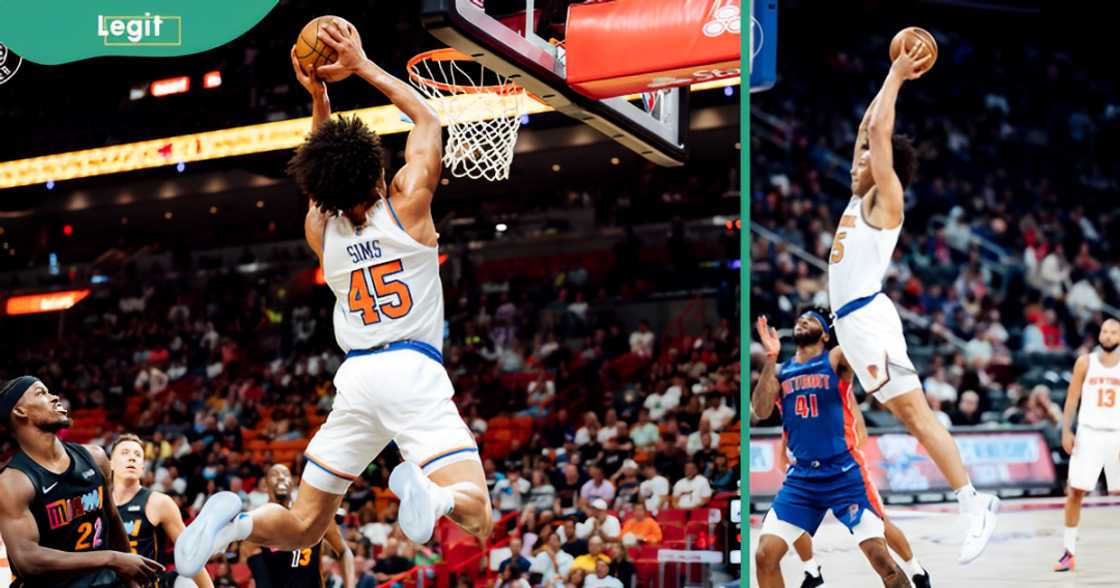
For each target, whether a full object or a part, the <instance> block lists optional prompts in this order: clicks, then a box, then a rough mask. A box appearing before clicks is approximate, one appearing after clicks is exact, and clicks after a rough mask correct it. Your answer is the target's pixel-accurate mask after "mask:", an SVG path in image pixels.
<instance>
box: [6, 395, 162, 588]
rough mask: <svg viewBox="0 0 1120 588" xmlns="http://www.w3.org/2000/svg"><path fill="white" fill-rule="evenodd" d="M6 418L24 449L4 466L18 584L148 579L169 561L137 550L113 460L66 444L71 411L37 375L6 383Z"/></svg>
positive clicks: (80, 585) (81, 586)
mask: <svg viewBox="0 0 1120 588" xmlns="http://www.w3.org/2000/svg"><path fill="white" fill-rule="evenodd" d="M0 424H4V425H6V426H7V427H8V430H9V431H10V433H11V435H12V436H13V437H14V438H15V441H16V443H17V445H18V446H19V452H18V453H16V455H15V457H13V458H12V461H11V462H10V463H9V464H8V467H7V468H5V469H4V471H3V472H0V535H3V537H4V542H5V544H6V545H7V548H8V560H9V563H10V564H11V569H12V575H13V576H14V577H15V578H14V582H13V584H12V585H13V586H14V587H15V588H125V587H135V586H138V585H141V586H142V585H147V584H149V583H151V582H153V581H155V579H156V575H157V574H158V573H159V572H161V571H163V566H161V565H159V564H158V563H156V562H155V561H152V560H150V559H148V558H146V557H142V556H139V555H136V554H133V553H131V549H130V548H129V545H128V535H126V534H125V531H124V525H123V524H122V523H121V518H120V515H119V514H118V513H117V508H116V506H114V505H113V501H112V495H113V491H112V483H111V481H110V469H109V459H108V458H106V457H105V452H104V451H103V450H102V449H101V448H100V447H97V446H93V445H89V446H86V445H79V444H77V443H65V442H63V441H62V440H61V439H59V438H58V432H59V431H61V430H63V429H66V428H68V427H70V425H71V423H70V417H69V416H68V414H67V412H66V409H65V408H63V406H62V402H61V401H60V400H59V398H58V396H55V395H54V394H51V393H50V391H49V390H47V387H46V385H44V384H43V383H42V382H41V381H39V380H38V379H37V378H35V377H33V376H22V377H19V378H16V379H15V380H12V381H11V382H9V383H8V384H7V385H6V386H4V387H3V389H0Z"/></svg>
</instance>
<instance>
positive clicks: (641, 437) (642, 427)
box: [630, 408, 661, 449]
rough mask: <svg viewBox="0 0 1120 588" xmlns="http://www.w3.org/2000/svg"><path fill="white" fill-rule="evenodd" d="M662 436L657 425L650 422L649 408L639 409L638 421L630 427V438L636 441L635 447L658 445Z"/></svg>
mask: <svg viewBox="0 0 1120 588" xmlns="http://www.w3.org/2000/svg"><path fill="white" fill-rule="evenodd" d="M660 438H661V431H660V430H659V429H658V428H657V425H655V424H654V423H652V422H650V420H649V410H647V409H645V408H642V409H640V410H638V423H637V424H636V425H634V426H633V427H631V429H630V440H631V441H633V442H634V449H645V448H650V447H653V446H654V445H657V440H658V439H660Z"/></svg>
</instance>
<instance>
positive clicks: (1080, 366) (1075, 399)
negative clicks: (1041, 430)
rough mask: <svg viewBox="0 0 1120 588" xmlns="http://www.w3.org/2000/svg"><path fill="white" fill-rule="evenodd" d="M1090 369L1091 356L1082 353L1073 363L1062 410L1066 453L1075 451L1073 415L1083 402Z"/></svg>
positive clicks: (1063, 443) (1063, 445)
mask: <svg viewBox="0 0 1120 588" xmlns="http://www.w3.org/2000/svg"><path fill="white" fill-rule="evenodd" d="M1088 371H1089V356H1088V355H1082V356H1080V357H1078V358H1077V363H1075V364H1073V377H1071V378H1070V379H1069V389H1067V390H1066V404H1065V410H1063V411H1062V449H1065V450H1066V453H1068V454H1072V453H1073V417H1074V415H1076V414H1077V406H1078V404H1079V403H1080V402H1081V386H1082V385H1084V384H1085V374H1086V373H1088Z"/></svg>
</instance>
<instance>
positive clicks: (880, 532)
mask: <svg viewBox="0 0 1120 588" xmlns="http://www.w3.org/2000/svg"><path fill="white" fill-rule="evenodd" d="M852 537H855V540H856V544H857V545H858V544H860V543H863V542H864V541H867V540H868V539H886V535H885V527H884V525H883V519H880V518H879V516H878V515H876V514H875V511H873V510H870V509H864V511H863V514H862V515H860V517H859V524H857V525H856V526H855V527H852Z"/></svg>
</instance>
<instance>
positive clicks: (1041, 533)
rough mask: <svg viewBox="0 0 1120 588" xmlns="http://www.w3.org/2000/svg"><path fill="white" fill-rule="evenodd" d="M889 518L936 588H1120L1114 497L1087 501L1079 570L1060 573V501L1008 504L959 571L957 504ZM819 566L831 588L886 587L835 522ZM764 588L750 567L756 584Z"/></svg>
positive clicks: (796, 575)
mask: <svg viewBox="0 0 1120 588" xmlns="http://www.w3.org/2000/svg"><path fill="white" fill-rule="evenodd" d="M887 516H889V517H891V518H892V519H893V520H894V522H895V524H897V525H898V526H899V528H901V529H902V532H903V533H905V534H906V536H907V537H908V538H909V540H910V544H911V546H912V548H913V549H914V553H915V555H917V557H918V559H919V561H921V563H922V565H923V566H925V568H926V569H927V570H929V572H930V575H931V578H932V580H933V585H934V586H942V587H953V588H972V587H974V586H975V587H984V588H1012V587H1020V586H1045V587H1047V588H1081V587H1084V586H1120V500H1118V499H1117V498H1116V497H1111V498H1110V497H1095V498H1094V497H1090V498H1086V499H1085V508H1084V510H1082V512H1081V530H1080V533H1079V536H1078V543H1077V569H1076V571H1074V572H1066V573H1060V574H1059V573H1055V572H1053V571H1051V570H1052V567H1053V565H1054V563H1055V562H1056V561H1057V560H1058V557H1059V556H1061V554H1062V529H1063V526H1064V522H1063V521H1064V519H1063V514H1062V502H1061V499H1051V498H1045V499H1028V500H1004V501H1003V503H1002V504H1001V509H1000V516H999V526H998V527H997V529H996V532H995V534H994V535H993V536H992V541H991V543H989V544H988V548H987V550H986V551H985V552H984V555H982V556H981V557H980V559H978V560H976V561H975V562H973V563H971V564H969V565H967V566H959V565H957V553H958V550H959V549H960V541H961V539H962V538H963V537H964V531H963V527H962V526H961V525H962V524H963V523H961V522H959V520H958V516H957V514H956V505H955V504H945V505H937V506H933V507H924V508H921V509H918V510H916V509H912V508H903V509H897V508H895V509H892V508H889V507H888V509H887ZM760 523H761V518H757V519H755V518H752V528H751V554H752V560H751V561H752V562H753V554H754V551H755V550H756V549H757V547H758V536H757V533H758V525H759V524H760ZM814 551H815V556H816V559H817V561H818V562H819V563H820V564H821V566H822V568H823V572H824V573H823V575H824V579H825V587H826V588H871V587H874V586H882V583H881V581H880V580H879V577H878V576H877V575H876V574H875V572H874V571H873V570H872V569H871V565H870V564H868V563H867V559H866V558H864V556H863V553H862V552H861V551H860V550H859V547H858V546H857V545H856V544H855V542H854V541H853V540H852V538H851V535H850V534H849V533H848V530H847V529H846V528H844V526H843V525H841V524H840V523H839V522H838V521H836V519H834V518H832V515H831V514H829V515H828V516H827V517H826V518H825V522H824V523H823V524H822V525H821V528H820V530H819V531H818V532H817V536H816V537H815V538H814ZM782 572H783V575H784V577H785V580H786V586H791V587H793V588H797V587H798V586H800V585H801V581H802V578H803V571H802V566H801V560H800V559H798V557H797V555H796V554H795V553H794V552H793V550H792V549H791V550H790V552H789V554H788V555H787V556H786V557H785V559H783V560H782ZM750 585H751V586H752V587H757V586H758V581H757V577H756V576H755V574H754V569H753V566H752V570H751V584H750Z"/></svg>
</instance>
